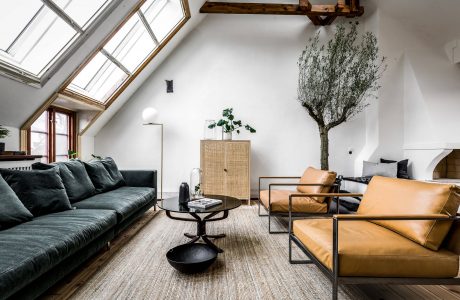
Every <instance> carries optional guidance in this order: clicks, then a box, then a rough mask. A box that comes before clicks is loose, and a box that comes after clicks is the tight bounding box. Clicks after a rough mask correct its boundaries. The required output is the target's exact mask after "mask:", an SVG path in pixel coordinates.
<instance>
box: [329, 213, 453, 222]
mask: <svg viewBox="0 0 460 300" xmlns="http://www.w3.org/2000/svg"><path fill="white" fill-rule="evenodd" d="M456 218H458V217H457V216H450V215H446V214H427V215H415V214H414V215H411V214H409V215H356V214H355V215H334V216H333V219H334V220H337V221H342V220H343V221H374V220H388V221H390V220H392V221H398V220H399V221H404V220H406V221H415V220H426V221H430V220H433V221H447V220H454V219H456Z"/></svg>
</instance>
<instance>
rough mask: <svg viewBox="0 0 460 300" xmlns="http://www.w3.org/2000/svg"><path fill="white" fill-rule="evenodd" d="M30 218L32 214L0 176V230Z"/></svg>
mask: <svg viewBox="0 0 460 300" xmlns="http://www.w3.org/2000/svg"><path fill="white" fill-rule="evenodd" d="M32 218H33V216H32V214H31V213H30V212H29V211H28V210H27V208H25V207H24V204H22V202H21V200H19V198H18V196H16V194H15V193H14V191H13V190H12V189H11V187H10V186H9V185H8V183H6V181H5V180H4V179H3V177H2V176H0V230H3V229H6V228H9V227H12V226H15V225H18V224H21V223H24V222H27V221H30V220H32Z"/></svg>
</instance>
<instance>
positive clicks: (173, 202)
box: [158, 195, 241, 253]
mask: <svg viewBox="0 0 460 300" xmlns="http://www.w3.org/2000/svg"><path fill="white" fill-rule="evenodd" d="M206 198H211V199H220V200H222V204H220V205H216V206H213V207H210V208H208V209H196V208H189V207H188V206H187V204H185V205H181V204H179V197H174V198H168V199H164V200H163V201H161V202H160V204H159V205H158V207H160V208H161V209H163V210H165V211H166V215H167V216H168V217H169V218H171V219H173V220H179V221H188V222H196V223H197V230H196V234H190V233H184V235H185V236H186V237H188V238H190V239H191V241H190V242H189V244H191V243H195V242H197V241H198V240H199V239H200V238H201V239H202V240H203V241H204V242H205V243H206V244H207V245H209V246H210V247H212V248H213V249H215V250H216V251H217V252H219V253H222V252H224V250H222V249H220V248H219V247H217V246H216V245H215V244H214V243H213V242H212V241H211V240H210V238H212V239H218V238H223V237H225V234H217V235H210V234H207V233H206V223H207V222H215V221H220V220H223V219H226V218H227V217H228V212H229V210H231V209H235V208H237V207H238V206H240V205H241V200H239V199H237V198H233V197H229V196H221V195H208V196H206ZM171 213H186V214H189V215H191V216H192V217H193V219H192V218H182V217H176V216H173V215H171ZM219 213H223V214H222V216H220V217H215V216H216V215H218V214H219ZM200 214H207V215H206V216H204V217H202V216H200Z"/></svg>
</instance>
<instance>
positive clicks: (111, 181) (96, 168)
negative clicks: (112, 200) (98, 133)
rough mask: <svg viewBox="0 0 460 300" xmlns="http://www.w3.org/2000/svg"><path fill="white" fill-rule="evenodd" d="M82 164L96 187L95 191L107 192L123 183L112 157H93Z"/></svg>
mask: <svg viewBox="0 0 460 300" xmlns="http://www.w3.org/2000/svg"><path fill="white" fill-rule="evenodd" d="M83 164H84V165H85V168H86V171H87V172H88V175H89V178H90V179H91V181H92V182H93V185H94V187H95V188H96V193H104V192H108V191H111V190H114V189H116V188H118V187H120V186H123V185H125V181H124V179H123V176H122V175H121V173H120V171H119V170H118V168H117V165H116V164H115V162H114V161H113V159H111V158H104V159H95V160H92V161H90V162H84V163H83Z"/></svg>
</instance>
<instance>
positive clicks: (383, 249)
mask: <svg viewBox="0 0 460 300" xmlns="http://www.w3.org/2000/svg"><path fill="white" fill-rule="evenodd" d="M293 232H294V234H295V236H296V237H297V238H298V239H299V240H300V241H301V242H302V244H303V245H304V246H305V247H306V248H307V249H308V250H309V251H310V252H311V253H312V254H313V255H314V256H315V257H316V258H317V259H319V261H320V262H321V263H322V264H323V265H324V266H326V267H327V268H329V269H331V270H332V220H331V219H304V220H295V221H294V223H293ZM458 262H459V259H458V256H457V255H456V254H454V253H452V252H450V251H447V250H445V249H441V250H439V251H433V250H430V249H427V248H425V247H423V246H421V245H419V244H418V243H415V242H413V241H411V240H409V239H407V238H405V237H403V236H401V235H399V234H397V233H395V232H393V231H391V230H388V229H386V228H384V227H382V226H379V225H376V224H374V223H371V222H368V221H342V222H339V275H340V276H369V277H426V278H451V277H455V276H457V273H458Z"/></svg>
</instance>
